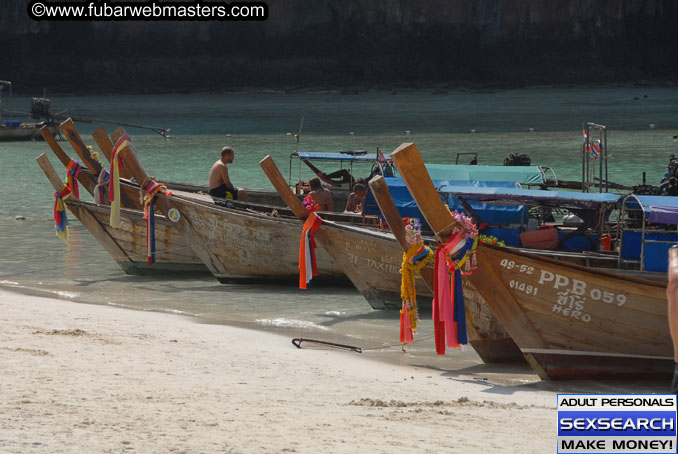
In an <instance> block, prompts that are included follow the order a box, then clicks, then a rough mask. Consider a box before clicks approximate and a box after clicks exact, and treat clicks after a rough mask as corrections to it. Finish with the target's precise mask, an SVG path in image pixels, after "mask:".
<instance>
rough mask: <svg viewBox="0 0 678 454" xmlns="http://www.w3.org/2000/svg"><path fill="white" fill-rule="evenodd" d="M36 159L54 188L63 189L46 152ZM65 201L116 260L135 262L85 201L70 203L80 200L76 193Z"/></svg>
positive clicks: (65, 198) (68, 196) (62, 184)
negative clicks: (88, 207)
mask: <svg viewBox="0 0 678 454" xmlns="http://www.w3.org/2000/svg"><path fill="white" fill-rule="evenodd" d="M35 160H36V161H37V162H38V165H39V166H40V168H41V169H42V171H43V173H44V174H45V176H46V177H47V179H48V180H49V182H50V183H51V184H52V187H53V188H54V190H55V191H61V189H63V187H64V183H63V181H61V178H59V175H57V173H56V171H55V170H54V167H52V163H51V162H49V159H48V158H47V156H46V155H45V153H42V154H41V155H40V156H38V157H37V158H35ZM64 201H65V202H66V203H67V205H68V207H69V208H70V209H71V211H72V212H73V214H74V215H75V216H76V217H77V218H78V220H79V221H80V222H81V223H82V225H84V226H85V228H86V229H87V230H88V231H89V232H90V233H91V234H92V236H94V238H95V239H96V240H97V241H99V244H101V245H102V246H103V247H104V249H106V251H107V252H108V253H109V254H110V255H111V256H112V257H113V258H114V259H115V260H124V261H127V262H133V260H132V259H131V258H130V257H129V256H128V255H127V253H126V252H125V251H124V249H122V248H121V247H120V245H118V243H117V242H116V241H115V239H114V238H113V237H112V236H111V235H110V234H109V233H108V231H106V229H105V228H104V227H103V226H102V225H101V224H100V223H99V221H98V220H97V218H96V217H94V215H92V213H90V212H89V211H88V209H87V207H86V206H85V205H84V204H83V203H76V204H68V202H69V201H76V202H79V200H78V199H77V198H76V197H75V195H74V194H72V193H71V194H68V195H67V196H66V197H64Z"/></svg>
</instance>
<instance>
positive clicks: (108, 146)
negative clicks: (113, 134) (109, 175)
mask: <svg viewBox="0 0 678 454" xmlns="http://www.w3.org/2000/svg"><path fill="white" fill-rule="evenodd" d="M92 138H94V141H95V142H96V143H97V145H98V146H99V149H100V150H101V152H102V153H103V154H104V156H105V157H106V160H107V161H108V162H111V152H112V151H113V142H111V139H110V138H109V137H108V133H107V132H106V128H104V127H103V126H101V127H100V128H99V129H97V130H96V131H94V132H93V133H92Z"/></svg>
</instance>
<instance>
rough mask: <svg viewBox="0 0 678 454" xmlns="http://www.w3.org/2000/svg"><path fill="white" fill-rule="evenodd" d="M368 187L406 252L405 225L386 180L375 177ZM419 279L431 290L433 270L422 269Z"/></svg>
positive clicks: (407, 245) (429, 268) (378, 176)
mask: <svg viewBox="0 0 678 454" xmlns="http://www.w3.org/2000/svg"><path fill="white" fill-rule="evenodd" d="M369 185H370V189H371V190H372V194H374V198H375V199H376V201H377V205H379V210H381V214H383V215H384V218H386V222H387V223H388V226H389V228H390V229H391V232H393V235H395V237H396V240H398V243H400V246H401V247H402V248H403V251H404V252H407V250H408V249H409V248H410V245H409V244H408V243H407V240H406V239H405V223H404V222H403V218H401V217H400V213H399V212H398V208H397V207H396V205H395V203H393V198H392V197H391V192H390V191H389V190H388V185H387V184H386V180H385V179H384V177H382V176H381V175H377V176H376V177H374V178H372V179H371V180H370V182H369ZM421 277H422V278H423V279H424V282H426V285H427V286H428V287H429V288H430V289H431V290H433V268H432V267H424V268H422V269H421Z"/></svg>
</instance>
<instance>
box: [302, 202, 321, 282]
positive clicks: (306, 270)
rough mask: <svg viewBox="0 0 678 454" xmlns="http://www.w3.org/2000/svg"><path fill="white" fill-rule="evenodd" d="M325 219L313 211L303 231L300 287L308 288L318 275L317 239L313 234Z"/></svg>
mask: <svg viewBox="0 0 678 454" xmlns="http://www.w3.org/2000/svg"><path fill="white" fill-rule="evenodd" d="M322 222H323V220H322V218H321V217H320V216H318V215H317V214H315V213H314V212H312V213H311V214H310V215H309V216H308V218H306V222H304V228H303V229H302V231H301V242H300V243H299V288H301V289H306V288H307V286H308V284H309V283H310V282H311V279H313V277H314V276H317V275H318V268H317V266H316V262H315V248H316V245H315V240H314V239H313V235H314V234H315V232H316V230H318V229H319V228H320V224H322Z"/></svg>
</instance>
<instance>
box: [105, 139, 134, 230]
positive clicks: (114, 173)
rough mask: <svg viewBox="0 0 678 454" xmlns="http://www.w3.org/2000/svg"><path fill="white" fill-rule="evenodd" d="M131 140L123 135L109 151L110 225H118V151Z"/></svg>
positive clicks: (119, 164) (119, 166) (120, 163)
mask: <svg viewBox="0 0 678 454" xmlns="http://www.w3.org/2000/svg"><path fill="white" fill-rule="evenodd" d="M130 142H131V139H130V138H129V137H128V136H123V137H121V138H120V140H118V143H117V144H116V145H115V147H114V148H113V151H111V171H110V174H111V176H110V179H111V184H109V187H108V200H109V201H110V202H111V218H110V220H109V224H110V226H111V227H120V168H121V167H122V162H120V156H119V155H118V152H120V151H121V150H122V149H123V148H124V147H126V146H127V145H128V144H129V143H130Z"/></svg>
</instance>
